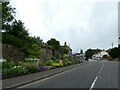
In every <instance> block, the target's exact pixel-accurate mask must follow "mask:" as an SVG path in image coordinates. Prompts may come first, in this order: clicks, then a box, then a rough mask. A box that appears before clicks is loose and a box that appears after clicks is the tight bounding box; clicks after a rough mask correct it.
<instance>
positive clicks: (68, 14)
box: [11, 0, 118, 52]
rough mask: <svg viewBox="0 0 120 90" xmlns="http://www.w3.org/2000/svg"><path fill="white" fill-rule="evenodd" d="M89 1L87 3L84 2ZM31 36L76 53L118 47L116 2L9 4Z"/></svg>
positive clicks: (25, 0)
mask: <svg viewBox="0 0 120 90" xmlns="http://www.w3.org/2000/svg"><path fill="white" fill-rule="evenodd" d="M88 1H89V2H88ZM11 3H12V6H13V7H15V8H16V11H17V13H16V17H17V18H18V19H20V20H22V21H23V22H24V23H25V26H26V28H27V29H29V33H30V34H31V35H32V36H40V37H41V38H42V39H43V41H44V42H46V41H48V40H50V39H51V38H56V39H57V40H59V41H60V43H61V45H63V44H64V42H67V43H68V45H70V47H71V48H72V49H73V52H78V51H79V50H80V49H83V50H84V51H85V50H87V49H88V48H94V49H95V48H99V49H108V48H111V47H112V43H113V45H114V46H117V45H118V0H91V1H90V0H11Z"/></svg>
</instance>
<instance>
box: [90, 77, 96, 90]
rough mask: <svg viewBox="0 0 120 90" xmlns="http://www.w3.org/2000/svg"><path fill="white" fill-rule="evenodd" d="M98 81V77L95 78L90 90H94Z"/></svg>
mask: <svg viewBox="0 0 120 90" xmlns="http://www.w3.org/2000/svg"><path fill="white" fill-rule="evenodd" d="M97 79H98V77H96V78H95V80H94V81H93V83H92V85H91V87H90V89H89V90H92V88H93V87H94V85H95V82H96V81H97Z"/></svg>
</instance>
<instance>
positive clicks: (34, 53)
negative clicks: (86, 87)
mask: <svg viewBox="0 0 120 90" xmlns="http://www.w3.org/2000/svg"><path fill="white" fill-rule="evenodd" d="M40 51H41V48H40V47H39V45H38V44H33V45H32V49H30V51H29V57H31V58H33V60H34V58H39V56H40Z"/></svg>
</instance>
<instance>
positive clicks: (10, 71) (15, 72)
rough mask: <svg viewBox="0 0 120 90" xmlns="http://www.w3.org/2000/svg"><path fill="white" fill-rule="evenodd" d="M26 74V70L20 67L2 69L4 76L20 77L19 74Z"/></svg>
mask: <svg viewBox="0 0 120 90" xmlns="http://www.w3.org/2000/svg"><path fill="white" fill-rule="evenodd" d="M26 72H27V69H25V67H22V66H14V67H11V68H9V69H8V68H4V69H3V70H2V73H3V74H4V75H5V76H17V75H21V74H25V73H26Z"/></svg>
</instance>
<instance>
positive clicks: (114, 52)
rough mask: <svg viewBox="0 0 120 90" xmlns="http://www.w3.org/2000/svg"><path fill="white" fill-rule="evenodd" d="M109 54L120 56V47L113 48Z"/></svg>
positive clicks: (115, 56) (114, 56)
mask: <svg viewBox="0 0 120 90" xmlns="http://www.w3.org/2000/svg"><path fill="white" fill-rule="evenodd" d="M109 55H110V56H111V57H113V58H118V57H120V48H117V47H115V48H113V49H111V50H110V51H109Z"/></svg>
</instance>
